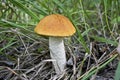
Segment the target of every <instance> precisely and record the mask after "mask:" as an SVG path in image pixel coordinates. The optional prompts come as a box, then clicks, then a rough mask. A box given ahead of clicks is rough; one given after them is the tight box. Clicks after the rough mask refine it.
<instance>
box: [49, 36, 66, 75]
mask: <svg viewBox="0 0 120 80" xmlns="http://www.w3.org/2000/svg"><path fill="white" fill-rule="evenodd" d="M49 48H50V55H51V58H52V59H53V60H55V61H53V65H54V67H55V71H56V73H57V74H61V73H62V72H63V71H64V67H65V65H66V55H65V47H64V42H63V38H60V37H49Z"/></svg>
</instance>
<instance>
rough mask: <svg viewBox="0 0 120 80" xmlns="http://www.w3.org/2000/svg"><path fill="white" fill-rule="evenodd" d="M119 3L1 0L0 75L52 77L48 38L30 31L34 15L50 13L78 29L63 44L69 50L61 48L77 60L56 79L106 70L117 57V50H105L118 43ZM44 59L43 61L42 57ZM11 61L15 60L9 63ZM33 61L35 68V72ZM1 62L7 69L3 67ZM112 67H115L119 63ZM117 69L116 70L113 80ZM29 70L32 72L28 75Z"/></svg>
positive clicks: (116, 0) (36, 18)
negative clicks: (55, 14)
mask: <svg viewBox="0 0 120 80" xmlns="http://www.w3.org/2000/svg"><path fill="white" fill-rule="evenodd" d="M119 4H120V1H119V0H103V1H101V0H92V1H91V0H35V1H34V0H24V1H23V0H7V1H1V2H0V55H1V56H0V58H1V59H0V60H1V62H0V63H1V64H2V63H4V64H3V65H0V66H1V69H0V74H1V72H2V71H3V72H5V74H2V76H0V78H8V79H15V78H21V79H30V78H31V79H33V78H34V79H37V78H41V79H45V77H43V76H44V75H46V76H47V77H46V78H51V79H53V78H55V77H56V75H55V74H54V70H53V68H52V69H51V66H50V65H51V64H50V65H49V62H51V60H49V58H50V57H49V49H48V39H47V38H46V37H43V36H38V35H37V34H35V33H34V31H33V30H34V27H35V26H36V24H37V23H38V22H39V20H41V19H42V18H43V17H45V16H46V15H49V14H53V13H59V14H62V15H64V16H66V17H68V18H69V19H70V20H71V22H72V23H73V25H74V26H75V28H76V31H77V32H76V34H75V35H73V36H72V37H71V39H70V40H71V41H70V42H71V44H68V45H67V46H68V47H70V49H71V52H70V50H69V49H67V48H66V52H67V58H68V60H69V58H70V57H72V58H74V63H76V64H73V66H74V68H71V67H70V68H69V67H67V68H66V73H65V74H63V75H62V76H57V78H59V79H60V78H63V79H68V80H70V79H71V80H72V79H74V78H76V79H77V80H81V79H82V80H87V79H90V78H91V76H93V75H96V76H99V75H100V73H101V72H100V70H102V69H105V70H107V69H106V67H107V66H108V65H109V64H110V63H112V62H114V61H115V60H117V59H116V57H117V56H118V54H117V53H116V54H115V55H110V53H111V52H112V51H113V50H114V49H115V48H116V47H117V44H118V42H117V38H118V37H119V33H120V28H119V24H120V15H119V14H120V10H119V9H120V5H119ZM65 44H67V40H66V43H65ZM70 53H71V54H73V55H70ZM109 55H110V56H109ZM107 56H109V57H108V59H107ZM77 58H79V59H78V60H77ZM45 59H48V61H47V62H44V60H45ZM5 61H7V62H5ZM117 61H118V60H117ZM11 62H12V63H14V64H12V65H10V64H9V63H11ZM27 62H28V63H27ZM117 63H118V62H117ZM117 63H116V64H112V65H117ZM42 65H43V66H42ZM48 65H49V66H48ZM34 66H35V67H36V69H37V70H38V71H36V73H35V69H34ZM95 66H97V67H95ZM3 67H4V68H6V67H9V68H7V71H5V70H4V68H3ZM113 68H115V69H118V68H119V66H118V68H116V66H114V67H113ZM115 69H114V70H115ZM9 71H10V72H11V73H9ZM32 71H33V72H32ZM39 73H41V75H40V74H39ZM8 74H9V76H7V75H8ZM16 74H17V75H16ZM34 74H35V75H34ZM118 74H119V73H118V72H116V76H115V79H116V80H118V78H117V77H119V76H117V75H118ZM31 75H34V76H33V77H30V76H31ZM50 75H52V76H50ZM86 75H87V76H86ZM38 76H39V77H38ZM112 77H113V78H114V76H112Z"/></svg>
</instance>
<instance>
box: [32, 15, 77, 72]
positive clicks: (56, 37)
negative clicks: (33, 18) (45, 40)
mask: <svg viewBox="0 0 120 80" xmlns="http://www.w3.org/2000/svg"><path fill="white" fill-rule="evenodd" d="M34 31H35V32H36V33H37V34H40V35H45V36H49V49H50V56H51V58H52V59H54V60H55V61H53V65H54V67H55V71H56V73H57V74H61V73H62V72H63V71H64V68H65V65H66V54H65V47H64V42H63V38H64V37H67V36H71V35H73V34H74V33H75V32H76V30H75V28H74V26H73V25H72V23H71V22H70V20H69V19H68V18H66V17H65V16H62V15H60V14H52V15H49V16H46V17H44V18H43V19H42V20H41V21H40V22H39V23H38V25H37V26H36V27H35V29H34Z"/></svg>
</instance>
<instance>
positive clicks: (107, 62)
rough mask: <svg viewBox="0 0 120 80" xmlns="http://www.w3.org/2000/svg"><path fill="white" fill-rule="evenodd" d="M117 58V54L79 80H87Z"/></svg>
mask: <svg viewBox="0 0 120 80" xmlns="http://www.w3.org/2000/svg"><path fill="white" fill-rule="evenodd" d="M117 56H118V54H116V55H114V56H113V57H111V58H110V59H109V60H108V61H106V62H105V63H104V64H102V65H101V66H99V67H98V68H96V69H94V70H92V71H91V72H89V73H88V74H86V75H85V76H84V77H83V78H82V79H81V80H88V78H90V77H91V76H92V75H93V74H94V73H95V72H96V71H97V70H100V69H102V68H103V67H105V66H106V65H107V64H109V63H110V62H111V61H112V60H114V59H115V58H116V57H117ZM78 80H80V79H78Z"/></svg>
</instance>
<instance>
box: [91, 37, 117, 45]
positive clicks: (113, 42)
mask: <svg viewBox="0 0 120 80" xmlns="http://www.w3.org/2000/svg"><path fill="white" fill-rule="evenodd" d="M91 37H92V38H93V39H95V40H96V41H99V42H105V43H107V44H112V45H114V46H117V44H118V42H116V41H112V40H110V39H105V38H103V37H99V36H91Z"/></svg>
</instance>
